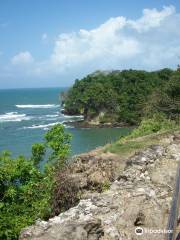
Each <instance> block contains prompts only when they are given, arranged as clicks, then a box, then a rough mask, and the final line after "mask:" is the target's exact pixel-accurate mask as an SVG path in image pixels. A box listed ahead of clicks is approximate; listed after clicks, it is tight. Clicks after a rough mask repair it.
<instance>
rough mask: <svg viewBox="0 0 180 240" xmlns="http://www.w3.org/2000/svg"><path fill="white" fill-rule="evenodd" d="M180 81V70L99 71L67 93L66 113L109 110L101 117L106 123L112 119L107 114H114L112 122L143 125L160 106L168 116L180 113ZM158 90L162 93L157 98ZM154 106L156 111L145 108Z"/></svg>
mask: <svg viewBox="0 0 180 240" xmlns="http://www.w3.org/2000/svg"><path fill="white" fill-rule="evenodd" d="M179 84H180V71H173V70H170V69H162V70H160V71H155V72H146V71H136V70H124V71H112V72H109V73H107V72H96V73H94V74H90V75H88V76H87V77H85V78H83V79H82V80H76V82H75V84H74V85H73V87H72V88H71V89H70V90H69V91H68V92H67V94H66V95H65V99H64V104H65V112H67V113H69V114H83V115H84V117H85V119H91V118H93V117H95V116H98V115H99V114H100V113H101V112H105V113H106V114H105V117H104V118H102V119H101V120H102V122H103V123H104V122H105V121H109V118H108V117H106V116H108V115H109V116H110V115H111V116H113V117H112V118H111V121H117V122H124V123H128V124H131V125H137V124H139V123H140V122H141V120H142V118H143V117H144V116H145V113H146V114H147V112H148V113H149V112H151V113H152V112H153V111H156V109H158V110H157V111H159V109H161V110H162V111H163V112H166V114H167V115H168V116H169V115H176V116H179V107H180V101H179V92H180V89H179ZM156 92H158V95H159V96H156V97H155V93H156ZM156 95H157V94H156ZM156 103H158V104H156ZM151 106H153V108H154V109H153V111H152V110H151V111H149V110H147V111H145V110H144V109H145V108H146V109H149V108H150V107H151ZM151 109H152V108H151ZM161 110H160V111H161Z"/></svg>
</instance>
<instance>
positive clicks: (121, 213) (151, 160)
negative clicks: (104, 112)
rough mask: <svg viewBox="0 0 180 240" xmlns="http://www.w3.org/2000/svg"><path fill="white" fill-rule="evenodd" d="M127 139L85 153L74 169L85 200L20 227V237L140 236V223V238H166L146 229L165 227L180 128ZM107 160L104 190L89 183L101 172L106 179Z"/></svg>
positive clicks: (127, 239)
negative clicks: (124, 148)
mask: <svg viewBox="0 0 180 240" xmlns="http://www.w3.org/2000/svg"><path fill="white" fill-rule="evenodd" d="M130 141H133V142H134V143H139V145H138V147H136V146H135V145H134V148H130V146H132V145H128V146H127V144H128V143H129V142H130ZM144 142H146V146H145V145H144ZM124 144H125V145H126V146H127V151H122V148H121V147H119V149H117V146H116V150H119V152H118V154H117V152H116V153H110V152H109V151H110V150H108V153H107V152H106V151H107V147H108V146H106V147H105V148H103V149H98V150H96V151H93V152H91V153H88V154H84V155H81V156H80V157H79V158H78V159H77V162H75V163H74V166H73V168H72V169H73V170H72V172H71V174H72V176H73V177H74V178H75V179H76V183H78V182H79V184H80V185H81V186H82V188H83V189H86V192H85V193H84V197H83V198H82V200H81V201H80V202H79V204H78V205H77V206H75V207H73V208H70V209H69V210H68V211H65V212H64V213H61V214H60V215H59V216H56V217H54V218H52V219H50V220H49V221H47V222H46V221H37V223H36V224H35V225H33V226H31V227H28V228H27V229H25V230H23V231H22V233H21V235H20V239H21V240H26V239H32V240H46V239H48V240H52V239H57V240H79V239H83V240H85V239H87V240H90V239H91V240H98V239H101V240H120V239H121V240H132V239H134V240H136V239H139V236H137V235H136V234H135V228H136V227H142V228H143V229H144V235H143V236H142V239H146V240H148V239H149V240H150V239H151V240H153V239H157V238H158V239H164V236H165V235H164V234H157V233H156V234H155V233H154V234H149V233H145V230H156V229H166V226H167V219H168V216H169V210H170V205H171V200H172V194H173V189H174V183H175V176H176V170H177V165H178V162H179V161H180V132H179V131H178V130H177V131H170V132H167V131H166V132H165V133H156V134H150V135H148V136H144V137H138V138H135V139H132V140H129V141H127V142H126V143H124ZM105 152H106V154H104V153H105ZM120 153H122V154H120ZM95 162H96V165H95V164H94V163H95ZM111 163H112V165H111ZM108 166H112V167H111V171H112V172H111V178H109V181H110V183H109V185H107V184H106V185H103V186H104V189H103V191H102V192H101V191H100V192H99V191H98V190H97V189H96V191H95V190H94V191H92V189H89V188H88V181H89V183H90V179H91V187H92V186H93V183H94V186H97V183H99V184H100V182H101V183H102V179H103V178H104V179H106V181H107V178H108V176H109V175H108V173H107V169H108ZM113 166H114V167H113ZM97 171H98V172H99V175H96V174H95V172H97ZM93 173H94V174H93ZM112 173H113V174H114V175H113V177H112ZM84 177H86V178H84ZM77 179H79V181H77ZM95 183H96V185H95ZM82 184H83V185H82Z"/></svg>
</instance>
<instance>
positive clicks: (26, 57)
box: [11, 51, 34, 65]
mask: <svg viewBox="0 0 180 240" xmlns="http://www.w3.org/2000/svg"><path fill="white" fill-rule="evenodd" d="M33 61H34V59H33V57H32V55H31V53H30V52H28V51H25V52H20V53H18V54H17V55H15V56H14V57H12V58H11V63H12V64H13V65H21V64H29V63H32V62H33Z"/></svg>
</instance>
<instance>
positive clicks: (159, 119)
mask: <svg viewBox="0 0 180 240" xmlns="http://www.w3.org/2000/svg"><path fill="white" fill-rule="evenodd" d="M179 129H180V125H179V124H178V123H176V122H175V121H173V120H170V119H167V117H166V115H165V114H163V113H156V114H154V115H153V116H152V117H151V118H145V119H143V120H142V122H141V124H140V125H139V126H138V127H137V128H135V129H134V130H133V131H132V132H131V133H130V134H129V135H127V136H125V137H122V138H121V139H120V140H119V141H117V142H115V143H112V144H110V145H107V146H106V147H105V149H104V151H105V152H108V151H109V152H113V153H117V154H120V155H121V156H128V155H131V154H133V153H135V152H136V151H137V150H139V149H143V148H145V147H147V146H149V145H152V144H156V143H157V142H159V140H158V136H159V137H160V138H161V135H164V134H167V133H168V132H169V131H170V132H172V131H176V130H179Z"/></svg>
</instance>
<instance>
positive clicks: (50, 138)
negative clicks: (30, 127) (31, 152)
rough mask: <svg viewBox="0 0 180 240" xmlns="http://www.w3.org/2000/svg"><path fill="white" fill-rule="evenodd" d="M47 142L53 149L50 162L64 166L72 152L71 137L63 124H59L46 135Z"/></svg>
mask: <svg viewBox="0 0 180 240" xmlns="http://www.w3.org/2000/svg"><path fill="white" fill-rule="evenodd" d="M45 140H46V145H47V146H48V147H49V148H50V149H51V154H50V156H49V160H50V161H52V162H53V163H58V164H60V165H64V163H65V162H64V161H65V159H66V158H67V156H68V154H69V150H70V141H71V135H70V134H68V133H66V132H65V129H64V126H63V125H62V124H57V125H55V126H53V127H52V128H51V129H50V130H49V131H48V132H47V133H46V134H45Z"/></svg>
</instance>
